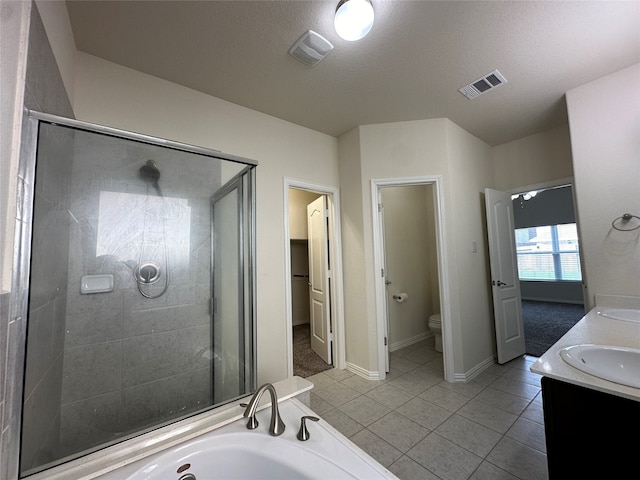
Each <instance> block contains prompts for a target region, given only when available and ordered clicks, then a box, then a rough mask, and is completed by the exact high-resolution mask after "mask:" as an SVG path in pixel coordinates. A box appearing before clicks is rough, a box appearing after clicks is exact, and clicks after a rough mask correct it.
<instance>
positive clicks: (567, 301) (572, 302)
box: [521, 297, 584, 305]
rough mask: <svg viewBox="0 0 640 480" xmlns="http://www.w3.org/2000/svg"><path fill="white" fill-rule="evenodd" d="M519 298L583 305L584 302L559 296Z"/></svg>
mask: <svg viewBox="0 0 640 480" xmlns="http://www.w3.org/2000/svg"><path fill="white" fill-rule="evenodd" d="M521 300H529V301H531V302H547V303H569V304H571V305H584V302H581V301H579V300H563V299H559V298H542V297H527V298H524V297H522V299H521Z"/></svg>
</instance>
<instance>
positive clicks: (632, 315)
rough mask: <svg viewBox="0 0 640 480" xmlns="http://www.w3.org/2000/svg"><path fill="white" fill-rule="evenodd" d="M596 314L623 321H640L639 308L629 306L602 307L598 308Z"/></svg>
mask: <svg viewBox="0 0 640 480" xmlns="http://www.w3.org/2000/svg"><path fill="white" fill-rule="evenodd" d="M598 315H600V316H601V317H606V318H613V319H614V320H622V321H623V322H634V323H640V310H633V309H631V308H603V309H599V310H598Z"/></svg>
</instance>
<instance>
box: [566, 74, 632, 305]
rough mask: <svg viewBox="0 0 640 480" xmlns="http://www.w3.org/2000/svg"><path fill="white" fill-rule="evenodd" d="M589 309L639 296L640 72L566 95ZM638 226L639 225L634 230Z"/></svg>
mask: <svg viewBox="0 0 640 480" xmlns="http://www.w3.org/2000/svg"><path fill="white" fill-rule="evenodd" d="M567 106H568V111H569V125H570V128H571V148H572V150H573V169H574V177H575V193H576V199H577V205H576V208H577V214H578V225H579V229H580V239H581V248H582V251H583V259H584V272H583V273H584V277H585V280H586V288H587V295H586V301H587V308H592V307H593V305H594V303H595V299H594V295H595V294H606V295H626V296H640V229H639V230H635V231H633V232H618V231H616V230H614V229H613V228H612V227H611V222H612V221H613V220H614V219H615V218H617V217H619V216H621V215H622V214H623V213H626V212H628V213H632V214H634V215H638V216H640V64H636V65H633V66H631V67H629V68H626V69H624V70H621V71H619V72H617V73H614V74H611V75H608V76H606V77H603V78H601V79H599V80H596V81H594V82H591V83H588V84H586V85H583V86H581V87H578V88H575V89H573V90H570V91H569V92H567ZM632 224H633V225H638V224H640V222H638V220H637V219H634V221H633V222H632Z"/></svg>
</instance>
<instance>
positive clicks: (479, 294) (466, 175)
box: [447, 122, 495, 374]
mask: <svg viewBox="0 0 640 480" xmlns="http://www.w3.org/2000/svg"><path fill="white" fill-rule="evenodd" d="M447 147H448V156H449V175H450V182H449V183H450V189H451V191H450V202H451V211H450V212H447V213H448V217H447V226H448V228H449V230H450V231H449V232H447V233H448V236H449V244H450V247H451V250H452V255H453V257H454V258H453V259H452V261H451V262H450V266H451V268H455V271H454V272H452V278H453V279H455V288H454V289H452V292H451V293H452V296H451V304H452V306H454V307H455V308H456V313H457V315H459V321H458V323H457V324H454V326H455V327H456V328H458V329H459V331H457V332H455V335H459V337H460V339H459V344H458V348H457V349H456V374H460V373H463V372H469V371H470V370H471V369H473V368H474V367H476V366H477V365H479V364H481V363H483V362H486V361H490V360H491V359H492V358H493V355H494V351H495V349H494V344H495V334H494V330H493V304H492V301H491V287H490V279H489V273H488V272H489V253H488V246H487V242H486V238H487V234H486V216H485V213H484V193H483V192H484V189H485V188H487V187H489V188H491V187H492V186H493V170H492V168H491V148H490V147H489V146H488V145H487V144H486V143H484V142H482V141H481V140H478V139H477V138H476V137H474V136H472V135H470V134H469V133H468V132H466V131H465V130H463V129H462V128H460V127H458V126H457V125H456V124H454V123H453V122H447ZM474 244H475V248H474ZM458 365H460V366H458Z"/></svg>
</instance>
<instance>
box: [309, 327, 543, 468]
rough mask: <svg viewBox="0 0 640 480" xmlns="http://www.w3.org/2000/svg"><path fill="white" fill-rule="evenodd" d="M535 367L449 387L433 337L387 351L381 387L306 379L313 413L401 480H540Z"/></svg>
mask: <svg viewBox="0 0 640 480" xmlns="http://www.w3.org/2000/svg"><path fill="white" fill-rule="evenodd" d="M535 360H536V358H535V357H530V356H524V357H521V358H518V359H516V360H513V361H511V362H509V363H508V364H505V365H494V366H492V367H491V368H489V369H488V370H485V371H484V372H483V373H482V374H481V375H479V376H478V377H476V378H474V379H473V380H472V381H470V382H468V383H449V382H446V381H445V380H444V373H443V363H442V354H440V353H438V352H436V351H435V349H434V348H433V338H431V339H428V340H425V341H424V342H420V343H418V344H415V345H411V346H409V347H407V348H404V349H402V350H398V351H396V352H393V353H391V361H390V365H391V371H390V373H389V374H388V375H387V378H386V379H385V380H383V381H374V380H365V379H363V378H361V377H359V376H357V375H354V374H352V373H351V372H348V371H347V370H336V369H332V370H327V371H326V372H322V373H318V374H316V375H313V376H311V377H308V378H307V380H309V381H311V382H313V383H314V385H315V387H314V389H313V390H312V391H311V408H312V409H313V410H314V411H315V412H317V413H318V414H319V415H321V416H322V418H323V419H325V420H326V421H327V422H329V423H330V424H331V425H333V427H335V428H336V429H337V430H339V431H340V432H341V433H342V434H343V435H345V436H347V437H348V438H349V439H350V440H351V441H353V442H354V443H355V444H357V445H358V446H359V447H360V448H362V449H363V450H365V451H366V452H367V453H368V454H369V455H371V456H372V457H373V458H375V459H376V460H377V461H378V462H380V463H381V464H382V465H384V466H385V467H387V468H388V469H389V470H391V471H392V472H393V473H394V474H395V475H397V476H398V477H399V478H400V479H401V480H414V479H415V480H438V479H440V480H466V479H473V480H515V479H522V480H545V479H547V478H548V474H547V458H546V447H545V439H544V424H543V414H542V396H541V393H540V392H541V389H540V378H541V377H540V376H539V375H536V374H534V373H531V372H530V371H529V366H530V365H531V364H532V363H533V362H534V361H535Z"/></svg>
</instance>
